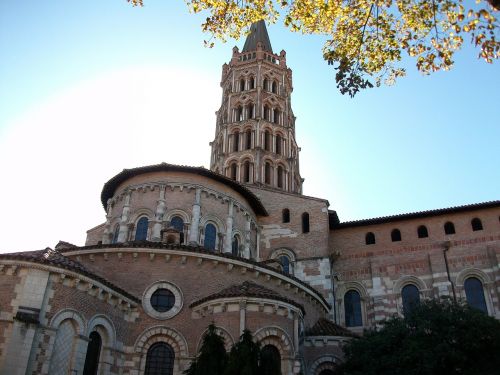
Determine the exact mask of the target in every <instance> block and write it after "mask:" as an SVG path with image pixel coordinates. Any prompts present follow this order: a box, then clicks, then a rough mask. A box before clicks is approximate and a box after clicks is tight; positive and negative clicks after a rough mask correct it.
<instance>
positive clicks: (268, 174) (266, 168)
mask: <svg viewBox="0 0 500 375" xmlns="http://www.w3.org/2000/svg"><path fill="white" fill-rule="evenodd" d="M264 183H266V184H268V185H271V164H269V163H266V164H265V166H264Z"/></svg>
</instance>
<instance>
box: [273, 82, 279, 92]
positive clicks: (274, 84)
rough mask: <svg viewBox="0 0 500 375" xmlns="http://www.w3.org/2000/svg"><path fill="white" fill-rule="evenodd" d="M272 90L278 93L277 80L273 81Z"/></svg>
mask: <svg viewBox="0 0 500 375" xmlns="http://www.w3.org/2000/svg"><path fill="white" fill-rule="evenodd" d="M272 92H273V93H275V94H277V93H278V82H276V81H273V86H272Z"/></svg>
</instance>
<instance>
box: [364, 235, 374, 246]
mask: <svg viewBox="0 0 500 375" xmlns="http://www.w3.org/2000/svg"><path fill="white" fill-rule="evenodd" d="M365 243H366V244H367V245H374V244H375V234H373V232H368V233H366V235H365Z"/></svg>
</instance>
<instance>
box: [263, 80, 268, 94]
mask: <svg viewBox="0 0 500 375" xmlns="http://www.w3.org/2000/svg"><path fill="white" fill-rule="evenodd" d="M262 88H263V89H264V90H266V91H269V90H268V88H269V84H268V81H267V78H264V81H263V82H262Z"/></svg>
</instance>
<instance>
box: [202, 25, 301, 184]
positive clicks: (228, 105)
mask: <svg viewBox="0 0 500 375" xmlns="http://www.w3.org/2000/svg"><path fill="white" fill-rule="evenodd" d="M221 87H222V90H223V93H222V104H221V106H220V109H219V110H218V111H217V113H216V114H217V122H216V130H215V138H214V141H213V142H211V143H210V145H211V146H212V153H211V161H210V169H211V170H212V171H214V172H217V173H220V174H223V175H225V176H228V177H230V178H232V179H234V180H236V181H238V182H240V183H243V184H252V185H257V186H266V187H271V188H274V189H279V190H283V191H287V192H293V193H299V194H301V193H302V183H303V179H302V178H301V176H300V171H299V151H300V148H299V147H298V146H297V142H296V140H295V116H294V115H293V111H292V107H291V93H292V91H293V85H292V70H291V69H289V68H288V67H287V65H286V52H285V51H283V50H282V51H281V52H280V54H279V55H277V54H275V53H273V50H272V47H271V42H270V40H269V35H268V33H267V29H266V24H265V22H264V21H259V22H257V23H255V24H253V25H252V27H251V29H250V34H249V35H248V37H247V40H246V42H245V45H244V47H243V50H242V51H241V52H240V51H239V50H238V48H237V47H234V48H233V56H232V59H231V61H230V62H229V64H224V65H223V67H222V79H221Z"/></svg>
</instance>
